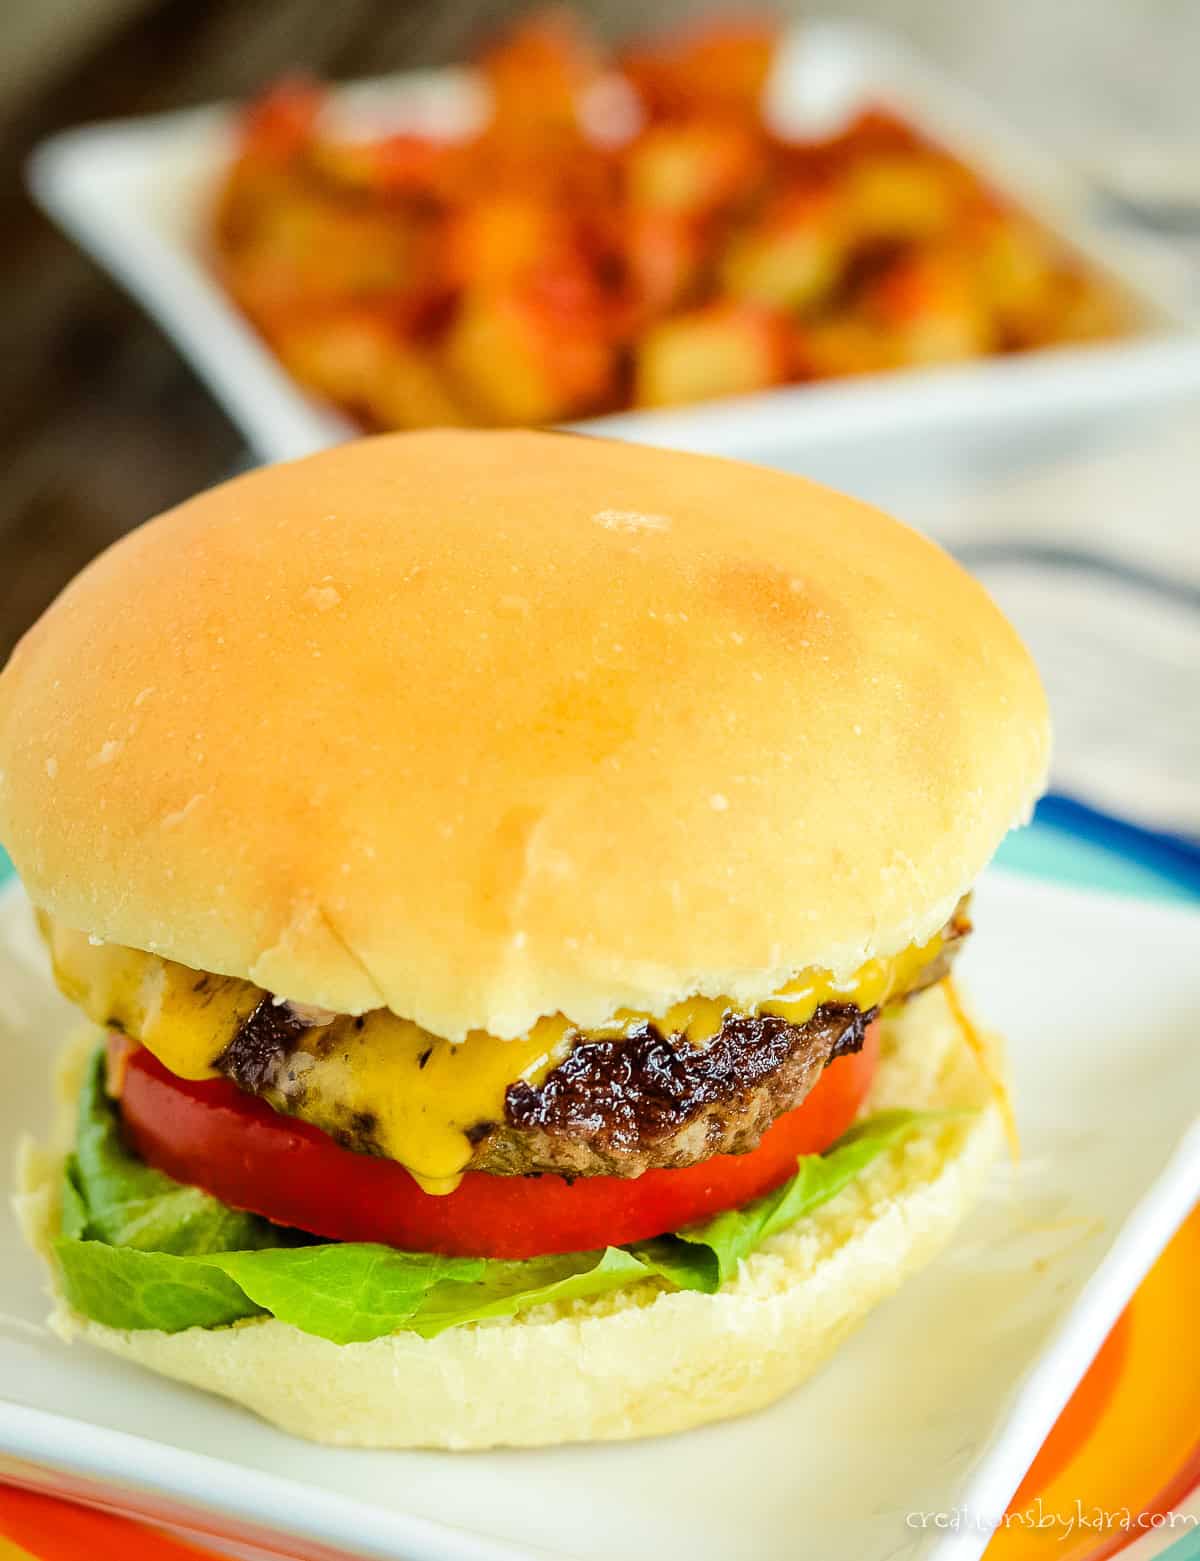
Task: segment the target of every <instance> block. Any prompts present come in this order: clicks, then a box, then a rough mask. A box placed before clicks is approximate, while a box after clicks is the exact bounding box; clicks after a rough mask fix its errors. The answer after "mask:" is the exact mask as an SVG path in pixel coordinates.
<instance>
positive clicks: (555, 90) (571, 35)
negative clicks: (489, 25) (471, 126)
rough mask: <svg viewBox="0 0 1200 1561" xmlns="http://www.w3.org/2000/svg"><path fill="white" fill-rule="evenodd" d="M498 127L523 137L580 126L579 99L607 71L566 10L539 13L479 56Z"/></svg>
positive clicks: (552, 9)
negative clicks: (543, 129) (534, 130)
mask: <svg viewBox="0 0 1200 1561" xmlns="http://www.w3.org/2000/svg"><path fill="white" fill-rule="evenodd" d="M478 68H479V71H480V73H481V74H482V76H483V78H484V80H485V82H486V83H487V86H488V90H489V93H490V95H491V110H492V120H493V124H495V125H496V126H498V127H501V128H503V129H504V130H505V132H507V133H510V134H522V133H526V132H528V131H529V130H530V129H531V128H538V127H541V126H545V125H547V124H550V123H555V122H557V123H559V124H564V125H575V124H576V123H577V122H578V116H579V99H580V95H581V93H582V92H583V91H584V90H585V89H586V88H587V86H588V85H589V84H590V83H591V82H593V81H594V80H596V78H597V77H598V76H599V75H600V74H601V73H602V71H603V69H604V61H603V58H602V56H601V55H600V53H599V51H598V50H597V48H596V47H595V45H594V44H593V43H592V41H591V39H590V38H589V37H588V35H587V33H586V32H585V30H584V28H583V26H582V24H581V23H580V22H579V21H578V20H577V18H575V17H574V16H573V15H572V14H571V12H570V11H569V10H568V9H567V8H566V7H565V6H562V7H557V6H556V7H551V8H549V9H547V10H544V11H539V12H535V13H534V14H533V15H531V16H528V17H526V18H525V19H524V20H522V21H520V22H518V23H517V25H516V26H515V27H512V28H510V29H509V31H508V32H507V33H506V34H505V35H504V37H503V38H502V39H500V40H499V42H497V43H495V44H494V45H493V46H492V47H491V48H489V49H486V50H485V51H484V52H483V54H482V55H481V56H480V58H479V61H478Z"/></svg>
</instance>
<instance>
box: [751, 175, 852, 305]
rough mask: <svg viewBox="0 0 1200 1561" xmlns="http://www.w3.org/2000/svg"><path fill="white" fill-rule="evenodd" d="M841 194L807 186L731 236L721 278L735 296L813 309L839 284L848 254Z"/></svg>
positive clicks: (764, 302) (755, 301)
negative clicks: (841, 215) (842, 221)
mask: <svg viewBox="0 0 1200 1561" xmlns="http://www.w3.org/2000/svg"><path fill="white" fill-rule="evenodd" d="M838 217H839V207H838V202H837V199H836V197H834V196H833V195H831V194H830V193H829V192H827V191H809V190H801V191H797V192H796V193H795V194H789V195H786V196H784V197H782V198H781V199H779V200H777V201H775V202H774V203H773V204H772V205H771V206H769V207H768V209H767V210H766V211H765V212H764V214H763V215H762V216H761V217H760V218H759V220H758V221H757V222H756V223H755V224H754V225H753V226H752V227H748V228H745V229H743V230H742V231H741V232H739V233H736V234H735V235H734V236H733V238H732V239H731V240H730V243H729V248H728V249H727V251H726V253H725V258H724V261H723V262H722V265H721V281H722V283H723V285H724V288H725V290H726V292H728V293H730V294H731V295H732V296H733V297H734V298H744V299H748V300H749V301H751V302H753V303H760V304H767V305H769V306H770V307H772V308H776V309H807V308H809V307H810V306H812V305H814V304H816V303H819V302H820V301H821V300H822V299H824V298H826V297H827V296H828V295H829V293H830V292H831V291H832V290H833V288H834V287H835V286H836V285H837V282H838V278H839V276H840V275H841V270H842V266H843V264H844V262H845V258H846V244H845V241H844V238H843V235H842V231H841V229H840V225H839V221H838Z"/></svg>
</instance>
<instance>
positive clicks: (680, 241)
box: [625, 208, 708, 320]
mask: <svg viewBox="0 0 1200 1561" xmlns="http://www.w3.org/2000/svg"><path fill="white" fill-rule="evenodd" d="M707 259H708V247H707V245H706V243H705V239H704V235H703V232H702V230H701V226H700V224H699V223H697V222H696V221H695V220H694V219H693V218H691V217H688V216H681V215H680V214H679V213H678V212H674V211H662V210H657V209H655V208H645V209H641V210H636V211H633V212H631V213H630V214H629V217H628V219H627V221H626V224H625V265H626V270H627V274H628V286H629V289H630V293H631V295H632V312H633V315H634V318H635V319H636V320H647V319H653V318H657V317H658V316H659V315H662V314H665V313H666V312H667V311H668V310H669V309H673V308H675V307H676V306H677V305H679V304H680V303H682V302H684V301H686V300H687V299H688V298H690V297H691V296H692V294H693V293H694V292H695V291H696V290H697V288H698V287H699V285H700V283H701V280H702V278H703V275H704V270H705V266H706V263H707Z"/></svg>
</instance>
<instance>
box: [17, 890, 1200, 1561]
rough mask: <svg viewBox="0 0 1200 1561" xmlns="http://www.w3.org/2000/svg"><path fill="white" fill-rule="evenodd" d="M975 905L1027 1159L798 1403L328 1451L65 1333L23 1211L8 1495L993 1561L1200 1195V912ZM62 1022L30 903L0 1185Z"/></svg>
mask: <svg viewBox="0 0 1200 1561" xmlns="http://www.w3.org/2000/svg"><path fill="white" fill-rule="evenodd" d="M974 910H975V916H976V922H977V928H978V931H977V934H976V936H975V938H974V939H973V941H972V944H971V945H970V946H969V948H968V949H967V951H966V954H965V956H964V961H963V965H964V969H963V981H964V985H965V986H966V987H967V988H969V990H970V993H971V995H972V997H973V999H974V1001H975V1003H976V1005H977V1007H978V1009H979V1011H980V1012H981V1013H982V1014H983V1015H985V1016H986V1018H987V1020H988V1021H989V1023H994V1024H996V1025H997V1026H998V1027H1000V1028H1002V1029H1003V1030H1004V1031H1005V1032H1006V1034H1007V1035H1008V1037H1009V1042H1010V1048H1011V1054H1012V1061H1013V1068H1014V1075H1015V1099H1016V1107H1017V1114H1018V1117H1019V1119H1020V1122H1021V1128H1022V1135H1023V1138H1024V1146H1025V1147H1024V1157H1023V1159H1022V1161H1021V1163H1020V1165H1019V1167H1018V1168H1017V1169H1016V1170H1015V1171H1014V1169H1013V1168H1012V1167H1010V1166H1008V1165H1000V1166H997V1167H996V1171H995V1174H994V1178H993V1180H992V1183H991V1185H990V1188H989V1191H988V1194H987V1196H986V1197H985V1200H984V1202H983V1204H982V1206H981V1207H980V1208H979V1209H978V1210H976V1211H975V1213H974V1214H973V1215H972V1216H971V1217H970V1218H969V1220H968V1222H967V1224H966V1226H965V1227H964V1229H963V1230H962V1232H961V1233H960V1235H959V1236H958V1238H957V1239H956V1240H955V1242H954V1243H953V1244H952V1246H951V1248H950V1249H949V1251H948V1252H947V1253H945V1254H944V1255H943V1257H942V1258H940V1259H939V1260H938V1261H937V1262H936V1263H934V1264H933V1265H932V1266H931V1267H929V1268H928V1269H926V1270H925V1271H924V1272H922V1273H920V1274H918V1275H917V1276H916V1277H915V1278H914V1279H912V1280H911V1281H909V1282H908V1283H907V1284H906V1286H905V1287H904V1288H903V1289H902V1290H901V1292H900V1293H899V1295H897V1296H896V1297H895V1298H894V1299H893V1300H891V1301H889V1302H887V1303H886V1304H885V1305H883V1306H882V1307H881V1308H879V1309H878V1310H877V1311H876V1312H875V1313H874V1314H873V1315H872V1316H871V1318H870V1319H869V1320H868V1322H867V1323H866V1325H865V1326H864V1328H863V1329H862V1330H861V1331H860V1332H859V1333H858V1334H856V1335H855V1336H854V1337H853V1338H852V1339H851V1340H850V1341H849V1342H848V1343H847V1344H846V1345H845V1346H844V1347H843V1348H842V1350H841V1351H840V1352H839V1354H838V1355H837V1356H836V1357H835V1358H834V1360H833V1361H832V1363H831V1364H830V1365H829V1366H828V1367H827V1368H826V1369H825V1370H824V1371H823V1372H822V1373H821V1374H820V1375H819V1376H818V1377H817V1378H816V1379H814V1380H813V1381H812V1382H810V1383H809V1384H808V1385H807V1386H806V1387H804V1388H803V1389H801V1390H800V1391H799V1392H798V1393H796V1394H793V1395H792V1396H791V1397H790V1398H788V1399H786V1400H784V1401H783V1402H782V1403H780V1404H778V1405H775V1406H773V1407H772V1408H771V1409H768V1410H766V1411H763V1412H761V1413H759V1414H757V1415H753V1416H751V1417H749V1418H747V1419H744V1420H740V1421H737V1422H734V1423H730V1424H727V1425H722V1426H712V1427H707V1428H705V1429H703V1430H699V1431H694V1432H690V1433H688V1434H686V1435H682V1436H674V1437H666V1438H661V1439H658V1440H655V1441H650V1442H642V1443H634V1444H627V1445H605V1446H594V1447H568V1448H559V1449H551V1450H546V1451H532V1452H531V1451H522V1452H494V1453H482V1454H469V1455H462V1454H460V1455H454V1454H444V1453H380V1452H360V1451H349V1450H334V1449H330V1448H318V1447H314V1446H310V1445H308V1444H306V1443H302V1442H297V1441H293V1440H291V1439H290V1438H288V1437H286V1436H284V1435H283V1434H282V1433H280V1432H278V1431H275V1430H273V1429H271V1428H270V1427H268V1426H266V1425H264V1424H261V1423H259V1422H258V1421H256V1420H255V1419H253V1418H252V1417H251V1416H250V1415H248V1414H247V1413H245V1412H243V1411H241V1410H239V1409H236V1408H234V1407H232V1406H230V1405H228V1404H225V1403H223V1402H220V1401H218V1400H216V1399H210V1398H207V1397H206V1396H204V1395H203V1394H201V1393H197V1392H193V1391H190V1390H188V1389H185V1388H182V1387H178V1386H176V1385H174V1384H171V1383H169V1382H166V1381H164V1380H162V1379H159V1378H155V1377H152V1376H150V1375H148V1374H147V1373H145V1372H143V1371H141V1370H140V1369H138V1368H136V1367H134V1366H132V1365H128V1364H126V1363H123V1362H120V1361H118V1360H115V1359H113V1358H111V1357H108V1356H106V1355H101V1354H98V1353H94V1352H92V1351H90V1350H88V1349H87V1348H85V1347H83V1346H75V1347H73V1348H68V1347H67V1346H65V1345H63V1344H61V1343H60V1342H59V1341H58V1340H56V1339H55V1338H53V1337H52V1336H50V1335H49V1334H48V1333H47V1332H46V1331H45V1329H44V1327H43V1323H42V1319H43V1317H44V1313H45V1301H44V1298H43V1295H42V1284H43V1276H42V1274H41V1271H40V1266H39V1265H38V1264H37V1263H36V1262H35V1260H34V1258H33V1257H32V1256H31V1255H30V1254H29V1253H28V1252H27V1251H26V1250H25V1248H24V1247H23V1246H22V1245H21V1243H20V1241H19V1238H18V1236H17V1232H16V1229H15V1224H14V1222H13V1220H12V1218H11V1216H10V1215H9V1214H8V1212H7V1210H4V1211H3V1213H0V1273H2V1274H3V1275H4V1279H3V1287H2V1292H0V1293H2V1297H3V1299H2V1303H0V1478H5V1477H7V1478H10V1479H13V1478H15V1479H18V1480H22V1481H24V1482H26V1483H30V1484H35V1485H36V1484H41V1485H43V1486H46V1487H47V1488H53V1489H57V1490H62V1491H69V1492H71V1493H73V1494H75V1495H78V1496H83V1497H86V1498H88V1499H91V1500H98V1501H101V1502H105V1503H108V1504H110V1505H113V1506H116V1507H119V1508H122V1509H125V1510H128V1511H133V1512H137V1513H140V1514H143V1515H148V1516H151V1517H154V1518H156V1519H157V1520H160V1521H164V1520H166V1521H171V1522H174V1523H177V1524H180V1525H183V1526H184V1527H185V1528H186V1529H188V1530H189V1531H190V1532H193V1533H201V1534H208V1535H209V1536H211V1535H214V1534H223V1535H227V1536H229V1535H235V1536H237V1537H238V1539H239V1540H240V1541H241V1542H242V1543H243V1544H245V1543H247V1542H248V1541H250V1540H251V1539H254V1538H257V1540H258V1542H259V1544H260V1545H261V1546H264V1547H265V1546H268V1545H269V1543H270V1541H269V1540H268V1539H267V1537H266V1536H267V1533H268V1531H270V1530H273V1531H274V1532H275V1543H276V1544H277V1545H279V1546H284V1545H286V1547H287V1549H288V1552H289V1553H302V1554H305V1555H314V1556H326V1557H327V1556H329V1555H330V1554H331V1553H332V1552H337V1551H350V1552H353V1553H354V1554H357V1555H366V1556H374V1557H392V1558H400V1557H403V1558H405V1561H449V1558H451V1557H453V1558H455V1561H518V1558H520V1561H534V1558H543V1561H546V1558H556V1561H601V1558H604V1561H609V1558H611V1557H613V1556H645V1555H664V1556H674V1555H687V1556H688V1557H689V1558H690V1561H729V1558H730V1557H732V1556H750V1555H753V1556H754V1557H755V1561H785V1558H786V1561H792V1558H794V1557H795V1556H797V1555H803V1556H805V1557H807V1558H811V1561H842V1558H844V1557H847V1556H853V1557H854V1558H855V1561H885V1558H888V1561H904V1558H914V1557H917V1556H924V1557H926V1558H936V1561H970V1558H974V1557H978V1556H979V1555H980V1554H981V1553H982V1551H983V1549H984V1547H985V1545H986V1543H987V1539H988V1537H989V1533H988V1529H987V1527H986V1520H987V1519H988V1518H989V1517H990V1518H993V1519H994V1518H995V1517H996V1516H998V1515H999V1514H1000V1513H1001V1512H1002V1511H1003V1509H1004V1506H1005V1503H1006V1501H1007V1500H1008V1498H1009V1496H1010V1495H1011V1493H1012V1491H1013V1489H1014V1487H1015V1486H1016V1484H1017V1483H1018V1481H1019V1479H1020V1477H1021V1475H1022V1474H1023V1472H1024V1470H1025V1468H1026V1466H1027V1464H1028V1462H1029V1460H1030V1458H1031V1457H1032V1455H1033V1453H1034V1452H1035V1451H1036V1450H1037V1448H1038V1447H1039V1446H1040V1444H1041V1442H1042V1440H1043V1439H1044V1437H1045V1435H1046V1433H1047V1432H1048V1430H1049V1428H1050V1426H1051V1425H1052V1423H1053V1421H1054V1419H1055V1417H1056V1416H1057V1414H1058V1411H1059V1410H1060V1408H1061V1407H1062V1405H1063V1404H1064V1403H1065V1401H1066V1399H1067V1398H1068V1396H1069V1395H1070V1393H1071V1391H1072V1390H1073V1388H1074V1386H1075V1383H1076V1382H1077V1380H1078V1378H1079V1377H1080V1376H1081V1374H1082V1372H1083V1371H1084V1369H1085V1368H1086V1366H1087V1364H1088V1362H1089V1361H1090V1360H1091V1358H1092V1356H1093V1355H1094V1353H1095V1351H1096V1349H1097V1348H1098V1346H1099V1345H1100V1343H1101V1341H1102V1340H1103V1338H1104V1336H1105V1334H1106V1332H1107V1331H1108V1329H1109V1327H1110V1326H1111V1324H1112V1323H1113V1321H1114V1320H1115V1318H1116V1316H1117V1315H1118V1313H1119V1312H1120V1310H1121V1308H1122V1306H1123V1305H1124V1303H1125V1302H1126V1300H1127V1299H1128V1298H1129V1296H1130V1295H1131V1294H1132V1292H1133V1290H1134V1289H1135V1288H1136V1286H1137V1284H1138V1282H1139V1280H1140V1279H1141V1277H1142V1275H1143V1274H1144V1273H1145V1272H1146V1270H1147V1269H1148V1268H1149V1266H1150V1265H1151V1263H1152V1262H1153V1260H1154V1258H1155V1256H1156V1255H1157V1253H1158V1252H1159V1250H1160V1249H1161V1248H1162V1247H1163V1246H1164V1245H1165V1243H1166V1241H1167V1240H1168V1239H1169V1237H1170V1235H1171V1233H1172V1231H1173V1230H1174V1228H1175V1226H1176V1225H1177V1223H1178V1222H1179V1221H1180V1220H1181V1219H1182V1217H1183V1216H1184V1215H1185V1214H1186V1212H1187V1211H1188V1209H1189V1208H1190V1207H1191V1206H1192V1204H1193V1203H1194V1201H1195V1200H1196V1198H1197V1197H1198V1196H1200V1124H1197V1123H1196V1120H1195V1111H1196V1104H1197V1102H1198V1101H1200V1049H1198V1048H1197V1047H1196V1044H1195V1031H1196V1015H1197V1013H1200V960H1198V959H1197V958H1196V954H1197V951H1198V950H1200V913H1197V912H1196V911H1194V910H1191V909H1181V908H1178V907H1169V906H1165V905H1154V904H1150V903H1146V902H1143V901H1138V900H1133V899H1125V898H1113V897H1109V896H1099V895H1093V894H1081V893H1079V892H1077V891H1073V890H1072V891H1069V890H1066V889H1063V888H1059V887H1057V886H1053V885H1048V884H1041V883H1035V882H1031V881H1028V880H1025V879H1022V878H1019V877H1014V876H1011V875H1008V874H1005V873H1001V872H993V873H991V874H989V875H988V876H987V877H986V878H985V879H984V882H983V884H982V885H981V887H980V889H979V892H978V895H977V898H976V901H975V906H974ZM69 1022H70V1019H69V1016H68V1010H67V1007H66V1005H65V1003H64V1002H63V1000H62V999H60V998H58V997H57V996H56V995H55V994H53V993H52V991H51V990H50V986H49V982H48V980H47V977H46V974H45V970H44V964H43V961H42V958H41V954H40V951H39V950H38V949H37V946H36V942H35V939H34V936H33V934H32V931H31V929H30V928H29V926H28V908H27V905H26V904H25V902H24V901H23V899H22V898H21V896H20V893H19V891H17V890H11V891H9V892H8V893H7V894H6V895H3V896H0V1045H3V1047H4V1055H5V1056H6V1057H7V1058H9V1059H10V1067H9V1070H8V1072H7V1075H6V1086H5V1089H4V1090H3V1091H0V1164H2V1165H7V1164H8V1163H10V1159H11V1152H12V1149H13V1145H14V1143H15V1141H16V1139H17V1138H18V1136H19V1135H20V1134H22V1133H24V1132H26V1131H28V1130H31V1129H32V1130H38V1129H40V1128H41V1126H42V1125H43V1123H44V1120H45V1117H46V1115H47V1095H48V1089H47V1083H46V1069H47V1066H48V1063H49V1059H50V1056H51V1053H52V1051H53V1050H54V1047H55V1045H56V1044H57V1041H58V1037H59V1034H60V1032H61V1030H62V1028H63V1026H64V1025H65V1024H67V1023H69ZM545 1388H546V1392H548V1393H551V1392H553V1391H554V1385H553V1383H547V1384H546V1385H545ZM960 1506H965V1508H966V1510H967V1512H968V1513H969V1514H972V1515H977V1516H978V1517H979V1518H980V1519H981V1520H983V1521H981V1522H979V1523H976V1522H975V1521H974V1520H972V1521H970V1522H967V1523H964V1524H962V1525H961V1526H960V1527H958V1528H957V1529H950V1530H938V1529H935V1528H933V1527H932V1526H931V1527H921V1526H917V1522H916V1520H915V1519H914V1517H913V1516H910V1515H914V1514H922V1513H929V1514H932V1513H935V1512H944V1513H953V1512H954V1511H955V1509H957V1508H959V1507H960ZM281 1536H287V1538H286V1540H285V1539H284V1538H282V1537H281ZM254 1553H255V1554H259V1553H262V1552H261V1551H259V1550H256V1551H255V1552H254ZM276 1553H278V1552H276Z"/></svg>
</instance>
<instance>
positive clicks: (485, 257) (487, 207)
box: [444, 193, 571, 287]
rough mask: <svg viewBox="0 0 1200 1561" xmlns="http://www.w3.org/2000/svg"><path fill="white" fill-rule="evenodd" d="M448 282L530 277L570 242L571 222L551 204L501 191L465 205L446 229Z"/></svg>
mask: <svg viewBox="0 0 1200 1561" xmlns="http://www.w3.org/2000/svg"><path fill="white" fill-rule="evenodd" d="M444 242H445V268H446V277H447V280H449V281H450V282H452V283H453V284H455V285H460V286H466V287H470V286H473V285H480V286H484V287H491V286H502V285H504V284H506V283H508V282H511V281H514V280H516V279H518V278H520V277H522V276H525V275H528V274H529V273H530V272H531V271H533V270H534V269H535V268H536V267H537V266H538V265H539V263H541V262H542V261H543V260H544V259H546V258H548V257H552V256H558V255H562V254H564V253H565V252H566V251H567V250H568V249H569V248H570V245H571V223H570V220H569V218H568V217H566V216H565V215H564V214H563V212H562V211H561V210H559V209H556V208H555V207H554V206H553V205H551V204H550V203H549V202H547V201H544V200H539V199H538V198H536V197H534V196H530V195H521V194H515V193H514V194H497V195H493V196H490V197H483V198H482V199H480V200H476V201H473V202H471V203H470V204H469V205H465V206H461V207H459V209H458V210H457V211H455V212H453V213H452V214H451V216H450V217H449V219H448V221H447V224H446V229H445V241H444Z"/></svg>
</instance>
